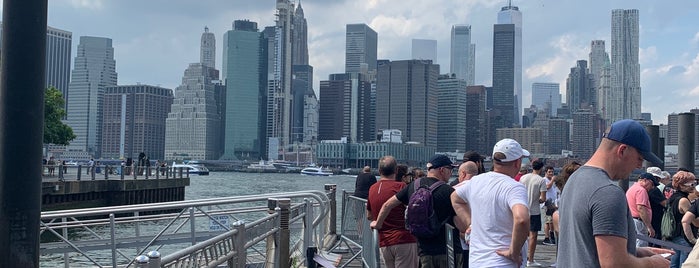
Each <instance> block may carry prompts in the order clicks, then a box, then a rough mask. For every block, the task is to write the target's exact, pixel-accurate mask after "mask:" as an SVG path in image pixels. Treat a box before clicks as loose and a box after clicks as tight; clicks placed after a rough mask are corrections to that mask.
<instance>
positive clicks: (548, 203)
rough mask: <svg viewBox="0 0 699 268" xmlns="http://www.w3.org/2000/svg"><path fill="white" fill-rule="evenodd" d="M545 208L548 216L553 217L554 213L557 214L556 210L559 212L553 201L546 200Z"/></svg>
mask: <svg viewBox="0 0 699 268" xmlns="http://www.w3.org/2000/svg"><path fill="white" fill-rule="evenodd" d="M544 207H545V208H546V216H552V215H553V213H554V212H556V210H558V208H557V207H556V205H555V204H554V203H553V200H551V199H547V200H546V203H544ZM547 222H548V221H547Z"/></svg>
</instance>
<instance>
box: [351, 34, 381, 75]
mask: <svg viewBox="0 0 699 268" xmlns="http://www.w3.org/2000/svg"><path fill="white" fill-rule="evenodd" d="M345 34H346V35H345V72H346V73H366V72H373V73H375V72H376V59H377V56H376V55H377V46H378V34H377V33H376V31H374V30H373V29H371V27H369V26H368V25H366V24H364V23H360V24H347V27H346V33H345Z"/></svg>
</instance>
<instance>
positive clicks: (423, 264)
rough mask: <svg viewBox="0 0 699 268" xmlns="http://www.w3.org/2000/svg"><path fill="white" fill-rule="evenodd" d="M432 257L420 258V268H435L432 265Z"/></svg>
mask: <svg viewBox="0 0 699 268" xmlns="http://www.w3.org/2000/svg"><path fill="white" fill-rule="evenodd" d="M432 257H433V256H430V255H422V256H420V268H436V267H435V266H434V265H432Z"/></svg>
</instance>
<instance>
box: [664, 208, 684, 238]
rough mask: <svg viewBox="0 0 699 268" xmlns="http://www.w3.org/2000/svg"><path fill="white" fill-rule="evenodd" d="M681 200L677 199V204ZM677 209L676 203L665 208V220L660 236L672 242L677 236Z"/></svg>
mask: <svg viewBox="0 0 699 268" xmlns="http://www.w3.org/2000/svg"><path fill="white" fill-rule="evenodd" d="M680 199H681V198H680ZM680 199H677V203H679V200H680ZM675 207H676V206H675V202H672V203H670V204H669V205H668V206H667V207H666V208H665V211H664V212H663V218H662V219H661V222H660V234H661V235H662V238H663V239H665V240H670V239H672V238H673V237H675V236H676V234H675V229H676V228H677V224H676V223H675V213H674V209H675Z"/></svg>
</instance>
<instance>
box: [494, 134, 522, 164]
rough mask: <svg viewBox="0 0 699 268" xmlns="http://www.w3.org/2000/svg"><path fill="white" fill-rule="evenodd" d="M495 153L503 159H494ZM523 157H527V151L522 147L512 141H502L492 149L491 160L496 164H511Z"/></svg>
mask: <svg viewBox="0 0 699 268" xmlns="http://www.w3.org/2000/svg"><path fill="white" fill-rule="evenodd" d="M496 153H502V154H504V155H505V158H504V159H498V158H496V157H495V154H496ZM523 156H529V151H527V150H525V149H522V145H520V144H519V142H517V141H516V140H513V139H502V140H500V141H498V142H497V143H496V144H495V146H494V147H493V159H494V160H496V161H498V162H511V161H515V160H517V159H520V158H522V157H523Z"/></svg>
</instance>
